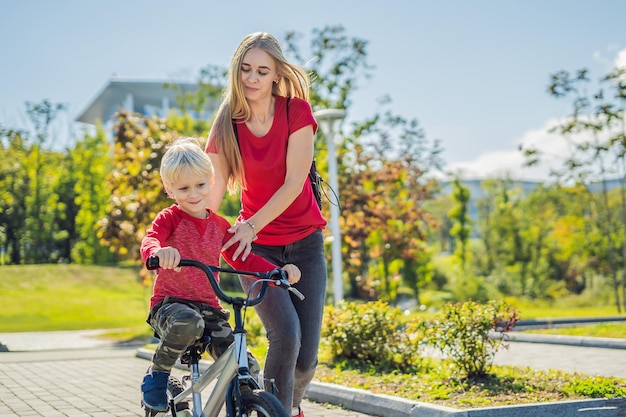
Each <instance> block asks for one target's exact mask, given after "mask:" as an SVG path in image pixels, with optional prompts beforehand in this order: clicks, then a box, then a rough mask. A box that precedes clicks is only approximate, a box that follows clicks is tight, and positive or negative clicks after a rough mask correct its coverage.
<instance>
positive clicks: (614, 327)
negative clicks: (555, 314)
mask: <svg viewBox="0 0 626 417" xmlns="http://www.w3.org/2000/svg"><path fill="white" fill-rule="evenodd" d="M525 333H535V334H552V335H565V336H588V337H610V338H615V339H626V323H598V324H587V325H584V326H582V325H581V326H575V327H555V328H552V329H537V330H528V331H526V332H525Z"/></svg>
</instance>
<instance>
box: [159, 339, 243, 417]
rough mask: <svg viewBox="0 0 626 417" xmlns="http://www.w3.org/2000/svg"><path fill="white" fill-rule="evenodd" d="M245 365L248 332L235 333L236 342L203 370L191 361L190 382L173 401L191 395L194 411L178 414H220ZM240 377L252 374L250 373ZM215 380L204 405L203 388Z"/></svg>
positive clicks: (202, 416) (208, 416)
mask: <svg viewBox="0 0 626 417" xmlns="http://www.w3.org/2000/svg"><path fill="white" fill-rule="evenodd" d="M237 352H239V354H237ZM243 367H245V368H248V355H247V348H246V338H245V334H243V333H240V334H235V342H234V343H233V344H232V345H230V346H229V347H228V349H227V350H226V352H224V353H223V354H222V355H221V356H220V357H219V358H217V360H216V361H215V362H213V363H212V364H210V365H208V367H207V368H206V369H205V370H204V371H203V372H200V370H199V366H198V364H192V365H191V385H189V386H188V387H186V388H185V389H184V390H183V391H182V392H181V393H180V394H178V395H177V396H176V397H174V399H173V401H174V404H175V405H176V404H179V403H180V402H182V401H184V400H186V399H187V398H188V397H189V396H191V398H192V400H193V411H192V412H190V410H181V411H178V412H176V417H183V416H184V417H217V416H218V415H219V412H220V410H221V409H222V406H223V405H224V403H225V401H226V393H227V391H228V387H229V385H230V383H231V381H232V380H233V378H235V376H236V375H237V370H238V369H239V368H243ZM240 378H250V376H249V375H248V376H241V377H240ZM213 382H215V386H214V387H213V390H212V391H211V393H210V395H209V398H208V399H207V401H206V404H204V408H203V406H202V391H204V389H205V388H207V387H208V386H209V385H210V384H211V383H213ZM200 410H202V411H200ZM157 416H167V417H171V416H172V414H171V412H168V413H159V414H157Z"/></svg>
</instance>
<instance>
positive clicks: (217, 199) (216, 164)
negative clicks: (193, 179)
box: [208, 153, 228, 213]
mask: <svg viewBox="0 0 626 417" xmlns="http://www.w3.org/2000/svg"><path fill="white" fill-rule="evenodd" d="M208 155H209V158H210V159H211V162H212V163H213V171H214V172H213V182H212V183H211V190H210V192H209V202H208V205H209V209H211V211H212V212H214V213H217V212H218V210H219V208H220V205H221V204H222V200H223V199H224V194H225V193H226V184H227V175H228V171H227V169H226V161H225V160H224V157H223V156H221V155H220V154H217V153H209V154H208Z"/></svg>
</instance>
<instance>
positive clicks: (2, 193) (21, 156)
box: [0, 129, 31, 264]
mask: <svg viewBox="0 0 626 417" xmlns="http://www.w3.org/2000/svg"><path fill="white" fill-rule="evenodd" d="M26 146H27V145H26V139H25V138H24V132H21V131H18V130H13V129H0V160H2V161H3V162H2V164H0V236H1V237H2V240H1V242H2V254H5V253H6V254H7V256H8V260H9V262H10V263H12V264H21V263H22V262H23V252H24V246H23V245H24V240H25V235H26V215H27V207H26V199H25V197H26V196H27V195H28V193H29V190H30V181H31V179H30V177H29V175H28V168H27V155H28V150H27V148H26ZM2 257H3V258H4V255H3V256H2ZM3 262H4V259H3Z"/></svg>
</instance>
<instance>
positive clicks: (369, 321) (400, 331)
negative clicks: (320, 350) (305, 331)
mask: <svg viewBox="0 0 626 417" xmlns="http://www.w3.org/2000/svg"><path fill="white" fill-rule="evenodd" d="M324 315H325V316H324V325H323V327H322V337H323V338H324V343H326V344H327V345H328V346H329V348H330V351H331V354H332V356H333V359H334V360H335V361H343V360H346V361H354V362H355V363H358V364H366V365H370V366H373V367H374V368H375V369H379V370H380V369H388V368H392V369H395V370H400V371H410V370H412V369H416V368H417V367H418V366H419V359H420V358H419V355H418V354H417V345H418V343H419V341H416V340H414V338H415V333H410V334H409V332H406V331H405V330H406V329H405V327H404V316H403V315H402V313H401V311H400V310H399V309H397V308H391V307H389V306H388V305H387V304H386V303H384V302H382V301H376V302H370V303H363V304H357V303H354V302H345V301H343V302H341V303H339V305H338V306H337V307H333V306H328V307H326V310H325V313H324Z"/></svg>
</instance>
